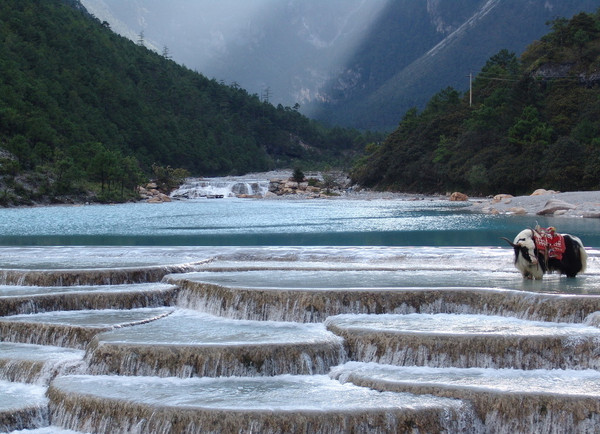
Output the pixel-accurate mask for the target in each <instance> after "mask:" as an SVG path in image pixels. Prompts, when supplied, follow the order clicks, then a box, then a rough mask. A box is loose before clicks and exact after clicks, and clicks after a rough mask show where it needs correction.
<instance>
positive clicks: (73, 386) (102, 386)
mask: <svg viewBox="0 0 600 434" xmlns="http://www.w3.org/2000/svg"><path fill="white" fill-rule="evenodd" d="M113 379H114V377H102V376H100V377H98V376H96V377H90V376H82V377H78V376H72V377H61V378H58V379H57V380H55V381H54V382H53V383H52V385H51V386H50V388H49V390H48V396H49V398H50V409H51V412H52V414H53V417H54V418H55V420H56V421H58V422H59V424H60V425H61V426H63V427H68V428H70V429H74V430H79V431H85V432H87V431H91V432H127V433H146V432H153V433H159V434H160V433H170V432H203V433H204V432H207V433H219V432H261V433H273V434H275V433H282V432H322V433H347V432H372V433H388V432H399V431H401V432H413V433H431V432H460V431H461V429H464V428H465V427H470V428H471V429H472V432H478V431H477V430H476V429H475V430H474V429H473V428H476V427H477V426H478V421H477V418H476V416H475V415H474V412H473V410H472V409H471V407H470V406H469V405H468V404H465V403H463V402H461V401H459V400H452V399H447V398H435V397H431V396H429V397H418V396H415V395H411V394H395V393H389V392H383V393H379V392H374V391H372V390H369V389H366V388H361V387H356V386H351V385H342V384H340V383H338V382H336V381H332V380H329V379H327V378H324V377H322V376H310V377H308V378H307V377H305V376H282V377H275V378H272V379H251V378H244V377H234V378H230V379H229V378H219V379H205V378H203V379H187V380H181V379H179V380H177V379H171V380H170V381H169V382H168V383H167V382H164V381H163V382H157V381H156V380H155V379H152V378H148V377H130V379H129V381H128V382H127V386H126V387H127V388H128V389H130V390H136V391H137V392H138V397H139V398H138V399H135V400H127V401H124V400H123V399H120V397H121V396H122V391H123V385H122V383H121V382H116V383H115V382H114V381H113ZM232 397H234V399H233V400H232V399H231V398H232ZM207 398H208V399H207ZM173 401H175V402H183V403H185V405H182V406H173V405H169V402H173ZM291 409H293V411H290V410H291Z"/></svg>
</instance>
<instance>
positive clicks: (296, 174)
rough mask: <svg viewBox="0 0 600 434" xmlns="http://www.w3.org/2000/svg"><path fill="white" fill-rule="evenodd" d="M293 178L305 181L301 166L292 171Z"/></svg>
mask: <svg viewBox="0 0 600 434" xmlns="http://www.w3.org/2000/svg"><path fill="white" fill-rule="evenodd" d="M292 179H293V180H294V181H296V182H303V181H304V172H303V171H302V169H300V168H299V167H296V168H295V169H294V173H292Z"/></svg>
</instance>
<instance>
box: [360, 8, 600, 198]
mask: <svg viewBox="0 0 600 434" xmlns="http://www.w3.org/2000/svg"><path fill="white" fill-rule="evenodd" d="M599 85H600V10H599V11H597V12H596V13H579V14H577V15H575V16H574V17H573V18H572V19H564V18H559V19H556V20H554V21H553V22H552V23H551V31H550V32H549V33H548V34H547V35H546V36H544V37H542V38H541V40H540V41H536V42H534V43H533V44H531V45H530V46H529V47H528V48H527V50H526V51H525V52H524V53H523V55H522V56H521V57H520V58H518V57H517V56H516V55H515V54H514V53H511V52H509V51H508V50H502V51H500V52H499V53H498V54H496V55H494V56H493V57H491V58H490V59H489V60H488V62H487V63H486V65H485V66H484V68H483V69H482V71H481V73H480V74H478V75H477V76H476V77H475V79H474V81H473V93H472V106H471V105H470V104H469V94H468V93H466V94H461V93H459V92H458V91H456V90H455V89H452V88H447V89H445V90H443V91H442V92H440V93H438V94H437V95H435V96H434V97H433V98H431V99H430V100H429V102H428V104H427V106H426V107H425V109H424V110H423V111H421V112H419V111H418V110H416V109H412V110H410V111H409V112H407V114H406V115H405V116H404V118H403V119H402V122H401V123H400V125H399V127H398V128H397V129H396V130H395V131H394V132H393V133H392V134H390V135H389V136H388V138H387V139H386V140H385V142H384V143H383V144H381V145H380V146H378V145H370V146H368V147H367V149H366V153H365V155H364V156H363V157H362V158H361V159H360V160H359V161H358V162H357V164H356V166H355V168H354V169H353V172H352V178H353V179H354V181H355V182H358V183H360V184H362V185H364V186H368V187H376V188H379V189H390V190H402V191H419V192H445V191H452V190H463V191H465V192H470V193H471V194H493V193H499V192H503V193H512V194H517V193H527V192H531V191H532V190H533V189H535V188H539V187H543V188H547V189H555V190H562V191H565V190H591V189H600V88H599Z"/></svg>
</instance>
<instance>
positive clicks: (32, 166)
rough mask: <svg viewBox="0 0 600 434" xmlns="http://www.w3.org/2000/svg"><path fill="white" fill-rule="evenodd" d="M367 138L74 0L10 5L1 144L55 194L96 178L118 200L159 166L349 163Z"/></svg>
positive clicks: (1, 84)
mask: <svg viewBox="0 0 600 434" xmlns="http://www.w3.org/2000/svg"><path fill="white" fill-rule="evenodd" d="M68 3H70V4H68ZM366 140H367V138H366V137H364V136H363V135H362V134H361V133H359V132H358V131H354V130H347V129H327V128H324V127H323V126H321V125H319V124H317V123H315V122H314V121H311V120H309V119H307V118H306V117H304V116H302V115H300V114H299V113H298V111H297V110H293V109H291V108H288V107H282V106H279V107H274V106H272V105H271V104H268V103H266V102H262V101H260V100H259V98H258V96H256V95H249V94H248V93H247V92H246V91H245V90H243V89H240V88H239V87H238V86H226V85H223V84H220V83H218V82H217V81H216V80H209V79H208V78H206V77H204V76H202V75H200V74H198V73H197V72H194V71H191V70H189V69H187V68H185V67H183V66H180V65H178V64H176V63H174V62H173V61H171V60H169V59H168V58H165V57H164V56H161V55H159V54H157V53H154V52H152V51H150V50H148V49H146V48H144V47H143V46H140V45H138V44H136V43H134V42H131V41H129V40H127V39H125V38H122V37H120V36H118V35H116V34H115V33H113V32H112V31H111V30H110V28H109V27H108V26H106V24H103V23H100V22H99V21H98V20H96V19H95V18H93V17H90V16H89V15H87V14H86V13H85V11H83V10H82V9H81V5H80V4H79V2H76V1H74V0H68V1H60V0H44V1H39V0H3V1H2V2H0V150H1V149H5V150H6V151H8V152H10V154H11V155H12V156H13V157H14V158H15V159H16V162H17V164H18V168H19V169H18V170H19V171H23V172H27V171H41V172H44V173H45V174H46V175H47V176H48V178H49V183H50V190H51V192H52V193H56V194H62V193H67V192H73V191H78V190H80V189H82V188H84V187H90V186H94V185H97V186H99V188H98V190H99V192H100V193H101V194H102V195H103V197H105V198H108V199H110V200H112V198H114V197H115V193H116V192H121V191H123V192H125V191H126V190H128V189H130V188H131V186H132V184H133V183H134V182H139V177H140V174H141V173H146V174H148V175H149V174H151V167H152V165H153V164H154V163H156V164H158V165H159V166H172V167H181V168H183V169H185V170H188V171H189V172H190V173H192V174H194V175H219V174H239V173H245V172H249V171H262V170H267V169H271V168H274V167H282V166H287V167H289V166H291V165H293V164H294V162H296V161H301V160H302V161H306V162H307V165H313V166H316V165H318V164H325V163H329V164H344V163H345V162H346V161H349V160H350V159H351V158H352V157H353V155H354V153H353V150H358V149H360V148H362V147H363V146H364V145H365V144H366V143H367V142H366ZM0 181H1V180H0ZM119 194H120V193H119ZM117 196H118V195H117Z"/></svg>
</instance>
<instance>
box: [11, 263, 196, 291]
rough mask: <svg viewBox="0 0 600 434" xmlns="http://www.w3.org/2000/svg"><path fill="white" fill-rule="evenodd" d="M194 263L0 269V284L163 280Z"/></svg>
mask: <svg viewBox="0 0 600 434" xmlns="http://www.w3.org/2000/svg"><path fill="white" fill-rule="evenodd" d="M195 269H196V267H195V266H194V265H166V266H155V267H153V266H150V267H140V268H106V269H90V270H0V285H31V286H74V285H119V284H127V283H148V282H160V280H161V279H162V278H163V277H164V276H165V275H167V274H169V273H185V272H189V271H194V270H195Z"/></svg>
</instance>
